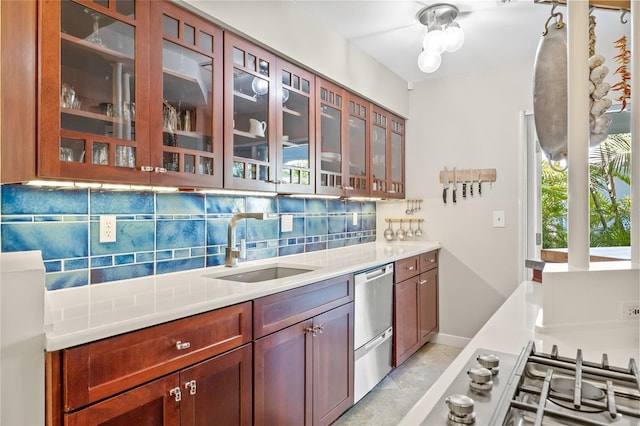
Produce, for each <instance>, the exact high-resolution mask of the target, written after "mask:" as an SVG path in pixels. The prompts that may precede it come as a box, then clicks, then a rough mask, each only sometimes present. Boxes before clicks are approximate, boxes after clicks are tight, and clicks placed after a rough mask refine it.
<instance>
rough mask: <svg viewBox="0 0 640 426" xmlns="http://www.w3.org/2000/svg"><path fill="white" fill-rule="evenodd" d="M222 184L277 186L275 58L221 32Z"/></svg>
mask: <svg viewBox="0 0 640 426" xmlns="http://www.w3.org/2000/svg"><path fill="white" fill-rule="evenodd" d="M224 43H225V46H224V49H225V83H224V84H225V99H224V102H225V106H224V111H225V123H226V127H225V144H226V146H225V149H226V153H225V166H224V168H225V169H224V186H225V188H235V189H257V190H265V191H273V190H275V188H276V186H275V185H276V170H275V164H276V152H275V140H276V137H275V136H276V133H277V132H276V114H275V109H274V106H275V99H276V89H275V87H276V84H275V82H276V66H275V62H276V58H275V56H273V55H272V54H270V53H269V52H267V51H265V50H263V49H260V48H259V47H257V46H255V45H253V44H251V43H249V42H247V41H245V40H242V39H240V38H238V37H235V36H233V35H231V34H229V33H225V39H224Z"/></svg>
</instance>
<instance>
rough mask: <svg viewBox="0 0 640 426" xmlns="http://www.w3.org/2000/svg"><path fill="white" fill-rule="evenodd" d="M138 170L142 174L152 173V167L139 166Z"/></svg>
mask: <svg viewBox="0 0 640 426" xmlns="http://www.w3.org/2000/svg"><path fill="white" fill-rule="evenodd" d="M140 170H141V171H143V172H152V171H153V166H141V167H140Z"/></svg>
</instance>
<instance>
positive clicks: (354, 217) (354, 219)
mask: <svg viewBox="0 0 640 426" xmlns="http://www.w3.org/2000/svg"><path fill="white" fill-rule="evenodd" d="M353 224H354V225H357V224H358V212H353Z"/></svg>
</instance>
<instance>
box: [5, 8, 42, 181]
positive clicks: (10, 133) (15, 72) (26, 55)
mask: <svg viewBox="0 0 640 426" xmlns="http://www.w3.org/2000/svg"><path fill="white" fill-rule="evenodd" d="M0 9H1V10H2V13H0V19H1V23H0V40H2V43H0V54H1V57H2V61H1V62H0V110H1V111H2V116H0V143H1V144H2V146H1V151H2V155H1V156H0V179H1V182H2V183H8V182H21V181H27V180H30V179H33V178H34V177H35V176H36V161H35V159H36V130H37V127H36V107H37V102H38V99H37V92H36V82H37V72H38V67H37V50H36V46H37V34H38V31H37V25H38V19H37V12H38V3H37V2H34V1H7V2H2V4H1V5H0Z"/></svg>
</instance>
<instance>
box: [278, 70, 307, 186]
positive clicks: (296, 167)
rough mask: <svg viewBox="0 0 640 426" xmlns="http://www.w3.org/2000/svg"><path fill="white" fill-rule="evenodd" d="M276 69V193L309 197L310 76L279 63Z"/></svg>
mask: <svg viewBox="0 0 640 426" xmlns="http://www.w3.org/2000/svg"><path fill="white" fill-rule="evenodd" d="M277 66H278V70H277V82H278V86H277V97H276V99H277V103H276V110H277V111H278V113H277V115H278V123H277V124H278V125H277V129H278V135H277V138H278V139H277V142H278V143H277V149H278V159H277V185H278V186H277V190H278V191H279V192H293V193H306V194H312V193H313V192H314V191H315V185H314V183H315V176H314V173H313V170H314V169H313V165H314V161H313V160H314V158H315V151H314V150H315V143H314V141H315V114H314V111H315V109H314V103H313V99H314V98H313V96H314V94H315V81H314V76H313V74H311V73H309V72H308V71H305V70H303V69H301V68H298V67H296V66H294V65H292V64H290V63H288V62H286V61H284V60H281V59H278V61H277Z"/></svg>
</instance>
